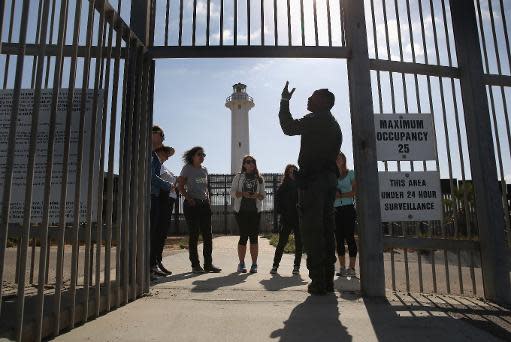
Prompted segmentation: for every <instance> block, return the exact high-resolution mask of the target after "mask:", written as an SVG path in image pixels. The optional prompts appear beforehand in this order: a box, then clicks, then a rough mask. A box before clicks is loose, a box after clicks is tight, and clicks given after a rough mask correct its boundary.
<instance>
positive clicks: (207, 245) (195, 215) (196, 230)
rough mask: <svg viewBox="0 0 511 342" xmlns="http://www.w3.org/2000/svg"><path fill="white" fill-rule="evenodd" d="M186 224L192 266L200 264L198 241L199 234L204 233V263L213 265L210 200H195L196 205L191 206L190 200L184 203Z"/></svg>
mask: <svg viewBox="0 0 511 342" xmlns="http://www.w3.org/2000/svg"><path fill="white" fill-rule="evenodd" d="M183 211H184V214H185V219H186V224H187V226H188V234H189V241H188V252H189V256H190V262H191V263H192V267H197V266H200V261H199V253H198V252H197V243H198V241H199V234H202V240H203V242H204V248H203V252H202V254H203V256H204V265H205V266H211V265H212V257H211V254H212V252H213V234H212V232H211V207H210V205H209V202H207V201H200V200H195V205H194V206H191V205H190V204H189V203H188V201H186V200H185V201H184V203H183Z"/></svg>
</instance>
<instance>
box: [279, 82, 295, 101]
mask: <svg viewBox="0 0 511 342" xmlns="http://www.w3.org/2000/svg"><path fill="white" fill-rule="evenodd" d="M295 90H296V88H293V90H291V91H289V81H287V82H286V86H285V87H284V89H283V90H282V99H284V100H288V101H289V100H291V97H293V93H294V92H295Z"/></svg>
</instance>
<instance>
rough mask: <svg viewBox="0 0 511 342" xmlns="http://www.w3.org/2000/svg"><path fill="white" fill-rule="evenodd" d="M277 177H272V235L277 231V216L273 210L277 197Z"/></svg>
mask: <svg viewBox="0 0 511 342" xmlns="http://www.w3.org/2000/svg"><path fill="white" fill-rule="evenodd" d="M277 177H278V176H277V175H275V174H274V175H272V188H273V229H272V233H278V231H279V215H278V214H277V211H276V210H275V198H276V196H277Z"/></svg>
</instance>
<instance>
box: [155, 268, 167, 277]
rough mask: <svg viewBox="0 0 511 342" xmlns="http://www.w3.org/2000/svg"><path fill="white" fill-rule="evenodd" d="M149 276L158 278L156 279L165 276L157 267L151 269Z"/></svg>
mask: <svg viewBox="0 0 511 342" xmlns="http://www.w3.org/2000/svg"><path fill="white" fill-rule="evenodd" d="M151 274H153V275H155V276H158V277H165V276H166V275H167V274H165V273H163V272H162V271H160V270H159V269H158V266H153V267H151Z"/></svg>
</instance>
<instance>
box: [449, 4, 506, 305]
mask: <svg viewBox="0 0 511 342" xmlns="http://www.w3.org/2000/svg"><path fill="white" fill-rule="evenodd" d="M449 2H450V5H451V15H452V22H453V30H454V41H455V44H456V54H457V56H458V66H459V70H460V84H461V96H462V99H463V108H464V112H465V126H466V130H467V140H468V151H469V155H470V166H471V171H472V181H473V184H474V192H475V196H476V199H477V200H476V201H475V209H476V216H477V225H478V227H479V240H480V246H481V258H482V273H483V283H484V294H485V297H486V298H487V299H489V300H492V301H495V302H497V303H510V302H511V291H510V283H509V273H508V271H509V270H508V268H507V260H506V250H505V248H506V247H505V236H504V235H505V234H504V229H505V221H504V211H503V208H502V202H501V200H500V196H501V192H500V189H499V183H498V179H497V169H496V161H495V152H494V146H493V138H492V130H491V123H490V114H489V113H490V111H489V107H488V99H487V96H486V89H485V85H484V83H483V72H484V71H483V62H482V58H481V54H480V51H481V47H480V44H479V36H478V32H477V21H476V12H475V8H474V4H473V2H470V1H469V2H467V1H461V0H450V1H449Z"/></svg>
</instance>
